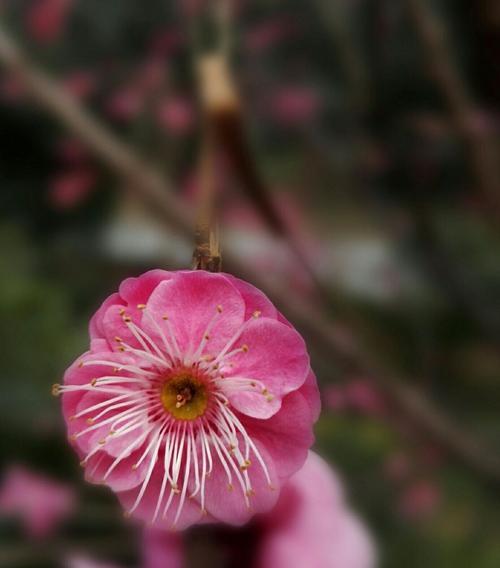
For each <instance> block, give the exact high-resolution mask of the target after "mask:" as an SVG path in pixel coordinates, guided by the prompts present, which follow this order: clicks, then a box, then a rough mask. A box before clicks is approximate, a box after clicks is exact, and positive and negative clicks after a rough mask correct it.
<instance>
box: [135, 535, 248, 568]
mask: <svg viewBox="0 0 500 568" xmlns="http://www.w3.org/2000/svg"><path fill="white" fill-rule="evenodd" d="M241 530H245V529H241ZM142 551H143V552H142V564H141V568H183V566H184V565H185V562H184V560H185V556H186V550H185V540H184V539H183V538H182V536H181V535H180V534H179V533H177V532H169V531H164V530H161V529H154V528H153V529H151V528H148V529H145V530H144V533H143V539H142Z"/></svg>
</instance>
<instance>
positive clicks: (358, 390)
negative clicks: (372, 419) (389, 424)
mask: <svg viewBox="0 0 500 568" xmlns="http://www.w3.org/2000/svg"><path fill="white" fill-rule="evenodd" d="M345 396H346V400H347V403H348V405H349V406H350V407H351V408H353V409H354V410H357V411H358V412H361V413H362V414H367V415H369V416H380V415H382V414H384V411H385V403H384V400H383V398H382V396H381V395H380V393H379V391H378V390H377V389H376V388H375V387H374V385H373V384H372V382H371V381H370V380H368V379H363V378H360V379H354V380H351V381H350V382H349V383H347V384H346V386H345Z"/></svg>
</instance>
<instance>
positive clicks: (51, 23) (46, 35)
mask: <svg viewBox="0 0 500 568" xmlns="http://www.w3.org/2000/svg"><path fill="white" fill-rule="evenodd" d="M72 4H73V0H35V2H33V6H32V7H31V8H30V9H29V10H28V12H27V14H26V24H27V27H28V31H29V33H30V34H31V36H32V37H33V38H34V39H35V40H37V41H39V42H42V43H52V42H54V41H57V40H58V39H59V37H60V35H61V33H62V32H63V31H64V27H65V25H66V22H67V19H68V16H69V12H70V8H71V6H72Z"/></svg>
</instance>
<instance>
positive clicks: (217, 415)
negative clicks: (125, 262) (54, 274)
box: [55, 270, 319, 528]
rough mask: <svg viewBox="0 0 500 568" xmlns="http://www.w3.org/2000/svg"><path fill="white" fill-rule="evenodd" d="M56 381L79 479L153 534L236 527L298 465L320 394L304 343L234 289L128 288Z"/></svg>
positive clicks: (235, 285) (228, 283) (203, 285)
mask: <svg viewBox="0 0 500 568" xmlns="http://www.w3.org/2000/svg"><path fill="white" fill-rule="evenodd" d="M90 335H91V348H90V351H88V352H87V353H85V354H84V355H83V356H82V357H81V358H79V359H78V360H77V361H76V362H75V363H74V364H73V365H72V366H71V367H70V368H69V369H68V370H67V372H66V374H65V377H64V385H63V386H59V385H56V387H55V391H56V393H58V392H61V393H63V410H64V415H65V418H66V421H67V426H68V434H69V437H70V440H71V441H72V442H73V443H74V445H75V449H76V451H77V452H78V454H79V455H80V457H81V460H82V466H84V467H85V472H86V478H87V479H88V480H89V481H91V482H94V483H105V484H107V485H108V486H110V487H111V488H112V489H114V490H115V491H116V492H117V493H118V496H119V498H120V500H121V502H122V504H123V506H124V507H125V509H126V511H127V513H128V514H132V515H134V516H135V517H137V518H141V519H143V520H146V521H148V522H150V523H152V524H154V525H156V526H163V527H167V528H169V527H172V526H175V527H177V528H184V527H187V526H189V525H192V524H194V523H198V522H204V523H206V522H211V521H213V522H215V521H223V522H226V523H231V524H236V525H238V524H243V523H245V522H247V521H248V520H249V519H250V517H251V516H252V515H253V514H254V513H258V512H262V511H266V510H269V509H271V508H272V507H273V505H274V504H275V503H276V501H277V499H278V496H279V492H280V488H281V486H282V484H283V483H284V481H286V480H287V479H288V478H289V477H290V475H292V474H293V473H295V472H296V471H297V470H298V469H299V468H300V467H301V466H302V465H303V463H304V461H305V459H306V456H307V450H308V448H309V447H310V445H311V443H312V441H313V436H312V424H313V422H314V420H315V419H316V418H317V415H318V412H319V398H318V389H317V386H316V381H315V378H314V375H313V373H312V371H311V368H310V364H309V357H308V354H307V351H306V347H305V344H304V341H303V340H302V338H301V337H300V335H299V334H298V333H297V332H296V331H295V329H293V328H292V327H291V325H290V324H289V323H287V322H286V320H285V319H284V318H283V317H282V316H281V315H280V314H279V313H278V312H277V310H276V308H275V307H274V306H273V305H272V303H271V302H270V301H269V300H268V299H267V297H266V296H265V295H264V294H263V293H262V292H260V291H259V290H257V289H256V288H254V287H253V286H251V285H250V284H247V283H245V282H243V281H241V280H238V279H237V278H234V277H232V276H230V275H224V274H210V273H207V272H202V271H197V272H191V271H180V272H166V271H162V270H153V271H151V272H147V273H146V274H143V275H142V276H140V277H138V278H129V279H127V280H125V281H124V282H123V283H122V284H121V286H120V289H119V292H118V293H116V294H113V295H112V296H110V297H109V298H108V299H107V300H106V301H105V302H104V303H103V305H102V306H101V308H100V309H99V310H98V311H97V313H96V314H95V316H94V317H93V318H92V321H91V323H90Z"/></svg>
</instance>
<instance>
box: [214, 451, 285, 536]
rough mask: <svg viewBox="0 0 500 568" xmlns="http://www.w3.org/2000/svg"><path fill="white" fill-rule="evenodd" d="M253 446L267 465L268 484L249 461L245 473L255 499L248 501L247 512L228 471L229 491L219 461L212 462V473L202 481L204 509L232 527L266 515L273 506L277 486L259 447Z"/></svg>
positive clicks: (271, 466)
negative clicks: (257, 515)
mask: <svg viewBox="0 0 500 568" xmlns="http://www.w3.org/2000/svg"><path fill="white" fill-rule="evenodd" d="M255 445H256V446H257V448H258V450H259V452H260V454H261V456H262V458H263V460H264V462H265V463H266V465H267V468H268V472H269V475H270V478H271V484H269V483H268V481H267V479H266V476H265V475H264V472H263V469H262V467H261V466H260V464H259V462H258V461H257V459H253V460H252V465H251V467H250V468H249V469H248V470H247V471H248V475H249V477H250V480H251V485H252V489H253V490H254V492H255V495H253V496H251V497H250V508H248V507H247V505H246V503H245V498H244V493H243V490H242V488H241V485H240V483H239V482H238V480H237V479H236V477H235V475H234V471H232V474H233V480H232V489H231V490H229V488H228V478H227V476H226V473H225V471H224V469H223V467H222V465H221V464H220V461H219V460H218V459H217V458H216V459H215V460H214V467H213V470H212V473H211V474H210V477H209V478H208V479H207V480H206V493H205V494H206V502H205V506H206V509H207V511H208V513H209V514H211V515H212V516H213V517H215V519H217V520H219V521H222V522H225V523H229V524H232V525H243V524H244V523H246V522H248V521H249V520H250V518H251V517H252V516H253V515H254V514H255V513H262V512H265V511H269V510H270V509H272V507H273V506H274V505H275V504H276V501H277V500H278V496H279V491H278V488H279V487H280V485H279V481H278V478H277V475H276V471H275V467H274V463H273V460H272V458H271V456H270V455H269V453H268V452H267V449H266V447H265V446H264V445H263V444H261V443H260V442H259V441H258V440H256V441H255Z"/></svg>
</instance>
